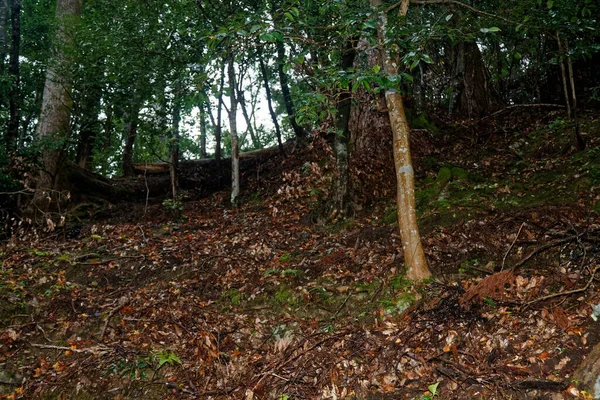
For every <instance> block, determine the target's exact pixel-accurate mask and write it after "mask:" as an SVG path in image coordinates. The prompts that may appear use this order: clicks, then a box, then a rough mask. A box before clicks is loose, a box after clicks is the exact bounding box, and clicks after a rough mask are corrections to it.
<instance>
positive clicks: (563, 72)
mask: <svg viewBox="0 0 600 400" xmlns="http://www.w3.org/2000/svg"><path fill="white" fill-rule="evenodd" d="M556 42H557V43H558V51H559V52H560V53H562V52H563V48H562V43H561V40H560V35H559V34H558V32H556ZM558 65H560V76H561V78H562V85H563V92H564V95H565V104H566V105H567V117H568V118H569V119H571V100H570V95H569V89H568V87H567V85H568V84H567V73H566V70H565V62H564V59H563V56H562V54H561V55H559V60H558Z"/></svg>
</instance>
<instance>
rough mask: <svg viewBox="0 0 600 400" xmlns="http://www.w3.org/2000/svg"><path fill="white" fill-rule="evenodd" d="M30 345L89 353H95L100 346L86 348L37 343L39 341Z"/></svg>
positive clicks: (39, 347)
mask: <svg viewBox="0 0 600 400" xmlns="http://www.w3.org/2000/svg"><path fill="white" fill-rule="evenodd" d="M31 346H32V347H37V348H38V349H50V350H61V351H72V352H73V353H91V354H97V353H98V350H100V348H99V347H98V346H96V347H91V348H87V349H75V348H72V347H67V346H56V345H53V344H39V343H31Z"/></svg>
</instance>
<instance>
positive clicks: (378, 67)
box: [373, 65, 381, 74]
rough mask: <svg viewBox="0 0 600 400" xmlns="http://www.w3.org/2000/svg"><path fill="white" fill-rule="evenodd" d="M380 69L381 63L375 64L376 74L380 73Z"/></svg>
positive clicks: (374, 70)
mask: <svg viewBox="0 0 600 400" xmlns="http://www.w3.org/2000/svg"><path fill="white" fill-rule="evenodd" d="M379 71H381V67H380V66H379V65H375V66H374V67H373V72H375V73H376V74H378V73H379Z"/></svg>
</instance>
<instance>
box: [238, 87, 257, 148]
mask: <svg viewBox="0 0 600 400" xmlns="http://www.w3.org/2000/svg"><path fill="white" fill-rule="evenodd" d="M237 101H238V102H239V103H240V108H241V109H242V114H243V115H244V120H245V121H246V126H247V128H246V129H248V133H249V134H250V139H251V140H252V147H254V150H258V149H262V144H260V140H259V139H258V136H257V135H256V132H254V128H253V127H252V121H251V120H250V115H249V114H248V109H247V108H246V99H245V98H244V92H243V91H242V90H241V89H238V90H237Z"/></svg>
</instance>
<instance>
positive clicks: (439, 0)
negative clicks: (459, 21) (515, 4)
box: [385, 0, 517, 25]
mask: <svg viewBox="0 0 600 400" xmlns="http://www.w3.org/2000/svg"><path fill="white" fill-rule="evenodd" d="M410 2H411V4H418V5H429V4H454V5H457V6H461V7H465V8H466V9H469V10H471V11H472V12H473V13H474V14H477V15H484V16H486V17H491V18H496V19H499V20H500V21H504V22H506V23H508V24H512V25H517V22H515V21H511V20H510V19H508V18H504V17H501V16H499V15H497V14H492V13H488V12H485V11H482V10H478V9H477V8H475V7H472V6H470V5H468V4H465V3H461V2H460V1H456V0H411V1H410ZM401 3H402V2H398V3H396V4H394V5H392V6H390V7H389V8H388V9H387V10H385V11H386V12H388V13H389V12H390V11H392V10H393V9H395V8H397V7H399V6H400V4H401Z"/></svg>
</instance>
